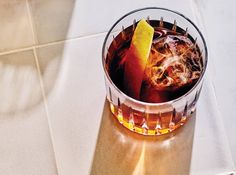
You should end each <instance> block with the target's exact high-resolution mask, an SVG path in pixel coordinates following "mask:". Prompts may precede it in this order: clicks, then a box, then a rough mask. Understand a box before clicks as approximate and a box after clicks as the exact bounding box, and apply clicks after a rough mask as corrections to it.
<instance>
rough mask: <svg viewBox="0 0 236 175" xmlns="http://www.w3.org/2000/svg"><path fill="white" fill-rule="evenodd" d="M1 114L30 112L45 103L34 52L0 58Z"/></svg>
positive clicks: (18, 53)
mask: <svg viewBox="0 0 236 175" xmlns="http://www.w3.org/2000/svg"><path fill="white" fill-rule="evenodd" d="M0 67H1V69H0V97H1V98H0V114H10V113H16V112H24V111H25V110H30V108H32V107H34V106H35V105H37V104H39V103H43V99H42V93H41V89H40V84H39V77H38V71H37V68H36V64H35V59H34V55H33V51H32V50H29V51H24V52H17V53H13V54H8V55H2V56H0Z"/></svg>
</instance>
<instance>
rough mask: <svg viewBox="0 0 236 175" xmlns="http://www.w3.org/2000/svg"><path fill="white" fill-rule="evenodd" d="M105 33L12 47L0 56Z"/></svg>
mask: <svg viewBox="0 0 236 175" xmlns="http://www.w3.org/2000/svg"><path fill="white" fill-rule="evenodd" d="M106 33H107V32H100V33H96V34H91V35H85V36H78V37H74V38H69V39H65V40H59V41H53V42H49V43H45V44H35V45H33V46H29V47H22V48H18V49H12V50H9V51H3V52H0V56H1V55H7V54H12V53H16V52H23V51H27V50H31V49H34V48H42V47H47V46H52V45H56V44H64V43H66V42H70V41H77V40H80V39H87V38H92V37H96V36H102V35H104V34H106Z"/></svg>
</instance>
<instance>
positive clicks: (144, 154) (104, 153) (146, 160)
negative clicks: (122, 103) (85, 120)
mask: <svg viewBox="0 0 236 175" xmlns="http://www.w3.org/2000/svg"><path fill="white" fill-rule="evenodd" d="M195 116H196V113H194V114H193V117H191V119H190V120H189V121H188V123H187V125H185V126H184V127H182V128H180V129H178V130H177V131H176V132H174V133H172V134H168V135H164V136H159V137H155V136H142V135H138V134H135V133H132V132H131V131H129V130H127V129H125V128H123V126H121V125H120V124H119V123H118V122H117V121H116V120H115V118H114V117H113V116H112V114H111V112H110V111H109V107H108V102H107V101H106V102H105V103H104V110H103V114H102V121H101V125H100V131H99V135H98V139H97V145H96V149H95V153H94V158H93V163H92V167H91V175H95V174H96V175H100V174H101V175H102V174H113V175H119V174H121V175H122V174H127V175H129V174H135V175H136V174H144V175H146V174H147V175H149V174H153V172H155V173H154V174H181V175H184V174H189V172H190V164H191V155H192V145H193V136H194V128H195Z"/></svg>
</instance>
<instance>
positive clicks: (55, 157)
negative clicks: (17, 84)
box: [26, 0, 59, 174]
mask: <svg viewBox="0 0 236 175" xmlns="http://www.w3.org/2000/svg"><path fill="white" fill-rule="evenodd" d="M26 4H27V11H28V18H29V20H30V26H31V30H32V33H33V39H34V44H36V43H38V42H37V34H36V31H35V28H34V22H33V20H32V13H31V9H30V5H29V1H28V0H26ZM32 48H33V53H34V59H35V63H36V67H37V71H38V76H39V83H40V89H41V93H42V96H43V102H44V109H45V112H46V117H47V123H48V128H49V134H50V139H51V144H52V150H53V155H54V160H55V166H56V171H57V172H56V173H57V174H59V173H58V172H59V169H58V163H57V155H56V152H55V146H54V143H55V142H54V137H53V133H52V127H51V122H50V118H49V113H48V108H47V103H46V98H45V91H44V85H43V80H42V76H41V71H40V67H39V61H38V57H37V53H36V48H35V45H34V46H33V47H32Z"/></svg>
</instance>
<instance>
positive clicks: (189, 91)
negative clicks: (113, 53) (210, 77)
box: [102, 7, 208, 106]
mask: <svg viewBox="0 0 236 175" xmlns="http://www.w3.org/2000/svg"><path fill="white" fill-rule="evenodd" d="M155 9H156V10H163V11H168V12H171V13H173V14H176V15H178V16H180V17H182V18H184V19H185V20H187V21H188V22H189V23H190V24H191V25H192V26H193V27H194V28H195V29H196V31H197V32H198V34H199V35H200V37H201V39H202V42H203V45H204V50H205V61H204V63H205V64H204V66H203V70H202V73H201V75H200V77H199V79H198V81H197V82H196V83H195V85H194V86H193V87H192V88H191V89H190V90H188V91H187V92H186V93H185V94H183V95H181V96H180V97H178V98H175V99H173V100H169V101H166V102H160V103H149V102H144V101H141V100H137V99H135V98H132V97H130V96H129V95H127V94H125V93H124V92H123V91H122V90H120V89H119V88H118V87H117V86H116V85H115V84H114V82H113V81H112V80H111V78H110V75H109V73H108V71H107V70H106V67H105V64H106V61H105V59H106V58H105V55H104V53H105V49H106V48H105V45H106V43H107V39H108V37H109V35H110V34H111V32H112V30H113V29H114V28H115V26H116V25H117V24H118V23H119V22H120V21H121V20H123V19H124V18H125V17H127V16H129V15H131V14H133V13H136V12H139V11H143V10H155ZM207 62H208V51H207V46H206V41H205V39H204V37H203V35H202V33H201V31H200V30H199V29H198V27H197V26H196V25H195V24H194V23H193V22H192V21H191V20H190V19H189V18H188V17H186V16H185V15H183V14H182V13H180V12H177V11H174V10H170V9H167V8H162V7H145V8H139V9H136V10H132V11H130V12H129V13H127V14H125V15H123V16H122V17H120V18H119V19H118V20H117V21H116V22H115V23H114V24H113V25H112V27H111V28H110V30H109V31H108V33H107V34H106V37H105V39H104V42H103V46H102V65H103V70H104V72H105V76H106V78H107V79H108V81H109V82H110V83H111V85H112V86H113V87H114V88H115V89H116V90H117V91H118V92H119V93H120V94H122V95H123V96H124V97H125V98H127V99H128V100H130V101H132V102H134V103H138V104H140V105H146V106H161V105H168V104H172V103H175V102H177V101H179V100H181V99H182V98H184V97H186V96H188V95H189V94H190V93H191V92H192V91H193V90H194V89H195V88H196V87H197V86H198V85H199V83H200V82H201V80H202V78H203V76H204V74H205V72H206V68H207Z"/></svg>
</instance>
